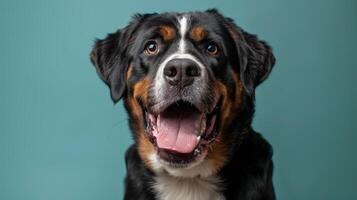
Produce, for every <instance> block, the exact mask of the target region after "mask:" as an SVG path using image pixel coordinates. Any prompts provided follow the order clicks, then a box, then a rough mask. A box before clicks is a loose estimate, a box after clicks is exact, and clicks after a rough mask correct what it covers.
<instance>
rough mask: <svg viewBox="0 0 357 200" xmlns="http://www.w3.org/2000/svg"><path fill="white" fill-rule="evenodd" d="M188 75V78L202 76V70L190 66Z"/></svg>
mask: <svg viewBox="0 0 357 200" xmlns="http://www.w3.org/2000/svg"><path fill="white" fill-rule="evenodd" d="M186 75H187V76H200V75H201V72H200V69H199V68H198V67H196V66H188V67H187V68H186Z"/></svg>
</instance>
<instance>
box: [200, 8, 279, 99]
mask: <svg viewBox="0 0 357 200" xmlns="http://www.w3.org/2000/svg"><path fill="white" fill-rule="evenodd" d="M207 12H208V13H211V14H214V15H216V16H217V17H218V19H220V21H222V24H223V25H224V26H225V27H226V28H227V30H228V32H229V34H230V35H231V38H232V39H233V41H234V43H235V46H236V49H237V54H238V55H237V57H238V60H239V72H240V78H241V80H242V82H243V86H244V88H245V90H246V91H247V92H248V94H250V95H254V90H255V88H256V87H257V86H258V85H259V84H260V83H262V82H263V81H264V80H265V79H266V78H267V77H268V76H269V74H270V72H271V70H272V68H273V66H274V64H275V58H274V55H273V53H272V49H271V47H270V46H269V45H268V44H267V43H266V42H264V41H262V40H259V39H258V37H257V36H256V35H253V34H250V33H248V32H246V31H244V30H243V29H241V28H240V27H238V26H237V25H235V23H234V21H233V20H232V19H230V18H226V17H224V16H223V15H221V14H220V13H219V12H218V11H217V10H216V9H211V10H207Z"/></svg>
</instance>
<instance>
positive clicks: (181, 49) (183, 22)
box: [179, 16, 187, 53]
mask: <svg viewBox="0 0 357 200" xmlns="http://www.w3.org/2000/svg"><path fill="white" fill-rule="evenodd" d="M179 24H180V35H181V39H180V43H179V52H180V53H185V51H186V44H185V35H186V32H187V17H185V16H183V17H181V18H180V20H179Z"/></svg>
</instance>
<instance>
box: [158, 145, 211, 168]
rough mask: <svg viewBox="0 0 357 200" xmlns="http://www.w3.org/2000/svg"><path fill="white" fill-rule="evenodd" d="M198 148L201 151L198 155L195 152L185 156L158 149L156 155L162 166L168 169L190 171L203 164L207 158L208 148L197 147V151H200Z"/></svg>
mask: <svg viewBox="0 0 357 200" xmlns="http://www.w3.org/2000/svg"><path fill="white" fill-rule="evenodd" d="M198 148H200V150H199V153H198V154H197V155H196V154H195V153H194V152H192V153H189V154H185V155H178V154H177V153H172V152H169V151H167V150H165V149H160V148H157V147H156V154H157V157H158V161H159V162H160V164H162V165H164V166H166V167H170V168H177V169H184V168H186V169H188V168H191V167H194V166H196V165H198V164H199V163H201V162H202V161H203V160H204V159H205V158H206V156H207V152H208V150H207V148H203V147H197V148H196V149H195V150H198ZM183 157H185V159H182V158H183Z"/></svg>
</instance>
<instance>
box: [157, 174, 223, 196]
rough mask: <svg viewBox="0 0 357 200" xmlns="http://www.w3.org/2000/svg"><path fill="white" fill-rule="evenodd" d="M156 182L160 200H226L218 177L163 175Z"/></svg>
mask: <svg viewBox="0 0 357 200" xmlns="http://www.w3.org/2000/svg"><path fill="white" fill-rule="evenodd" d="M155 180H156V183H155V184H154V185H153V187H154V190H155V191H156V193H157V197H158V199H160V200H225V198H224V196H223V195H222V194H221V193H220V180H219V178H218V177H216V176H210V177H207V178H198V177H196V178H178V177H173V176H170V175H167V174H162V175H158V176H157V177H156V178H155Z"/></svg>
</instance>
